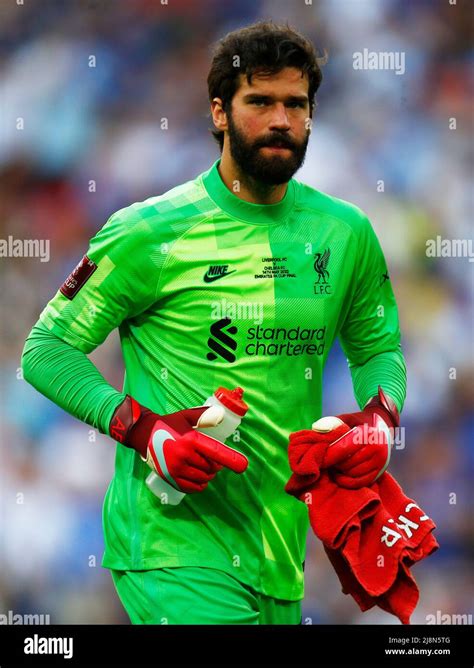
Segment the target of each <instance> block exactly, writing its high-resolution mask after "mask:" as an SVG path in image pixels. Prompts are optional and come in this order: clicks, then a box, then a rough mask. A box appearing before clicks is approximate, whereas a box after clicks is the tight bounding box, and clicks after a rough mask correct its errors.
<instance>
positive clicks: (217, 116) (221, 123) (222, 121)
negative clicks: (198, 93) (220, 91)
mask: <svg viewBox="0 0 474 668" xmlns="http://www.w3.org/2000/svg"><path fill="white" fill-rule="evenodd" d="M211 114H212V120H213V122H214V125H215V126H216V129H217V130H222V131H224V130H227V114H226V113H225V111H224V105H223V102H222V100H221V98H220V97H215V98H214V99H213V100H212V102H211Z"/></svg>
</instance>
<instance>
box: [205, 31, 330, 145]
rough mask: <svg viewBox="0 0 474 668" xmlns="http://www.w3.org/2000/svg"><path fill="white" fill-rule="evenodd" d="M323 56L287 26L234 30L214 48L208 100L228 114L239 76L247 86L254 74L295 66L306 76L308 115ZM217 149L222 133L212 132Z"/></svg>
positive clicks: (319, 75) (313, 104)
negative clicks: (215, 103) (242, 77)
mask: <svg viewBox="0 0 474 668" xmlns="http://www.w3.org/2000/svg"><path fill="white" fill-rule="evenodd" d="M325 61H326V54H325V55H324V57H323V58H318V56H317V54H316V51H315V49H314V46H313V45H312V43H311V42H310V41H309V40H308V39H306V37H304V36H303V35H302V34H301V33H299V32H297V31H296V30H295V29H294V28H291V27H290V26H289V25H288V24H287V25H277V24H275V23H273V22H272V21H260V22H258V23H254V24H252V25H250V26H248V27H246V28H241V29H240V30H234V31H233V32H231V33H229V34H228V35H226V36H225V37H223V38H222V39H221V40H219V42H217V44H216V45H215V47H214V51H213V59H212V64H211V69H210V71H209V75H208V77H207V87H208V91H209V100H210V101H211V102H212V100H213V99H214V98H215V97H219V98H221V100H222V103H223V108H224V111H225V112H226V113H228V112H229V110H230V106H231V102H232V98H233V96H234V94H235V92H236V90H237V84H238V77H239V74H245V75H246V77H247V81H248V83H249V84H250V83H251V81H252V75H253V74H255V73H256V72H262V73H265V74H277V73H278V72H280V71H281V70H282V69H283V68H284V67H296V68H297V69H300V70H301V72H302V76H303V74H307V75H308V79H309V87H308V97H309V104H310V116H312V115H313V110H314V106H315V101H314V96H315V94H316V91H317V90H318V88H319V86H320V84H321V81H322V78H323V75H322V71H321V68H320V64H321V65H322V64H324V63H325ZM212 134H213V136H214V138H215V139H216V141H217V142H218V144H219V146H220V149H221V151H222V147H223V145H224V133H223V132H222V131H221V130H213V131H212Z"/></svg>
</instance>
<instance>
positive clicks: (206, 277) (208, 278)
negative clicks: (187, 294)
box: [204, 269, 237, 283]
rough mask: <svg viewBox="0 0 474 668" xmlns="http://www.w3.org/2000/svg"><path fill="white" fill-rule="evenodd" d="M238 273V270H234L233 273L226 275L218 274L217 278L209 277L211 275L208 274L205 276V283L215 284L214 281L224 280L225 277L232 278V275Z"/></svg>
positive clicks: (229, 272)
mask: <svg viewBox="0 0 474 668" xmlns="http://www.w3.org/2000/svg"><path fill="white" fill-rule="evenodd" d="M236 271H237V269H233V270H232V271H228V272H226V273H225V274H216V275H215V276H209V274H208V273H207V272H206V273H205V274H204V283H214V281H218V280H219V278H224V276H230V275H231V274H234V273H235V272H236Z"/></svg>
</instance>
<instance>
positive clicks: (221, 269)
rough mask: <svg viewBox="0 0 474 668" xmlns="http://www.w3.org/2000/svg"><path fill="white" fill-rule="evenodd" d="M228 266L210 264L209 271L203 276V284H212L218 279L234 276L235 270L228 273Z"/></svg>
mask: <svg viewBox="0 0 474 668" xmlns="http://www.w3.org/2000/svg"><path fill="white" fill-rule="evenodd" d="M228 269H229V265H228V264H211V266H210V267H209V269H208V270H207V271H206V273H205V274H204V283H214V281H217V280H219V278H224V276H230V274H234V273H235V272H236V271H237V269H233V270H232V271H228Z"/></svg>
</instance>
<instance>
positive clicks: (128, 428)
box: [109, 394, 156, 459]
mask: <svg viewBox="0 0 474 668" xmlns="http://www.w3.org/2000/svg"><path fill="white" fill-rule="evenodd" d="M148 415H150V416H151V417H152V421H153V422H154V420H155V419H156V416H155V415H154V414H153V413H152V412H151V411H149V410H148V409H147V408H145V407H144V406H142V405H141V404H139V403H138V401H135V399H133V397H131V396H130V395H129V394H127V396H126V397H125V399H124V400H123V401H122V403H121V404H119V405H118V406H117V408H116V409H115V411H114V414H113V415H112V418H111V420H110V425H109V434H110V436H111V437H112V438H113V439H115V440H116V441H118V442H119V443H122V444H123V445H125V446H127V447H129V448H133V449H134V450H136V451H137V452H138V453H139V454H140V455H141V456H142V457H143V459H146V456H147V446H148V435H149V428H148V425H147V424H146V423H148V420H147V417H148Z"/></svg>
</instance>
